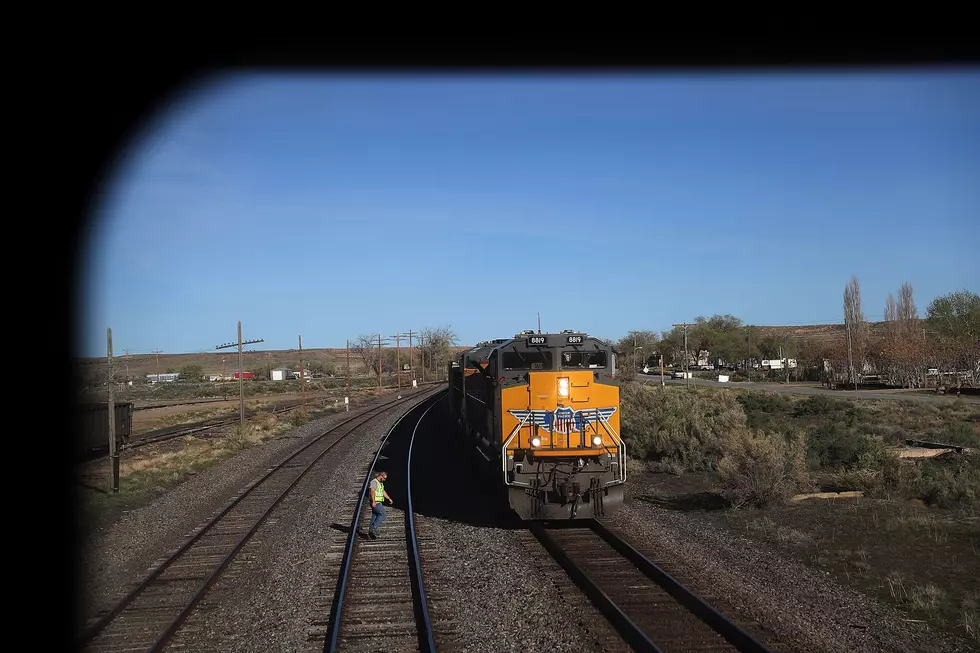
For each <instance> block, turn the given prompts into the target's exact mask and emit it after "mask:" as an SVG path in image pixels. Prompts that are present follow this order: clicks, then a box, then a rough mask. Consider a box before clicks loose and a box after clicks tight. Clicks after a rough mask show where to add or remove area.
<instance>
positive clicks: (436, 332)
mask: <svg viewBox="0 0 980 653" xmlns="http://www.w3.org/2000/svg"><path fill="white" fill-rule="evenodd" d="M456 344H457V337H456V334H455V333H453V330H452V328H451V327H450V326H449V325H446V326H441V327H425V328H424V329H422V330H421V331H419V340H418V344H417V345H416V346H415V347H414V348H415V349H416V350H417V352H418V355H419V357H420V358H421V360H422V365H423V367H424V368H425V370H426V378H430V375H432V374H434V375H435V378H442V377H443V376H445V373H446V366H447V365H448V364H449V359H450V356H451V353H452V352H451V350H452V348H453V347H455V346H456Z"/></svg>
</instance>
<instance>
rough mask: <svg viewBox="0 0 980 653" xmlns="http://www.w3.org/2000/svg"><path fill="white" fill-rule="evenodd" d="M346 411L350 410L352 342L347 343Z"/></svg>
mask: <svg viewBox="0 0 980 653" xmlns="http://www.w3.org/2000/svg"><path fill="white" fill-rule="evenodd" d="M344 409H345V410H350V340H348V341H347V393H346V394H345V395H344Z"/></svg>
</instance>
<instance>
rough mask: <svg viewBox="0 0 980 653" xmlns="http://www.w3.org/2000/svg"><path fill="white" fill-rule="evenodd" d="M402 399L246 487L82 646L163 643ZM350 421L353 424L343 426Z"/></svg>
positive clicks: (315, 442) (90, 631) (314, 443)
mask: <svg viewBox="0 0 980 653" xmlns="http://www.w3.org/2000/svg"><path fill="white" fill-rule="evenodd" d="M419 394H427V393H426V391H424V390H422V391H419V392H415V393H410V394H409V395H408V397H415V396H418V395H419ZM403 396H404V395H403ZM427 399H428V398H427ZM426 401H427V400H423V402H426ZM403 403H404V401H399V400H398V399H395V400H392V401H389V402H386V403H384V404H381V405H380V406H375V407H372V408H369V409H367V410H366V411H364V412H362V413H360V414H357V415H355V416H352V417H351V418H349V419H346V420H344V421H343V422H340V423H339V424H337V425H335V426H333V427H331V428H330V429H329V430H327V431H326V432H324V433H323V434H322V435H320V436H318V437H316V438H314V439H312V440H311V441H310V442H309V443H308V444H306V445H305V446H303V447H302V448H301V449H299V450H298V451H296V452H295V453H293V454H292V455H291V456H289V457H288V458H286V459H285V460H284V461H282V462H281V463H279V464H278V465H276V466H275V467H273V468H271V469H270V470H269V471H268V473H266V474H265V475H264V476H263V477H261V478H260V479H257V480H256V481H255V482H254V483H252V484H251V485H249V486H248V487H247V488H245V489H244V490H243V491H242V492H241V493H240V494H239V495H238V497H237V498H236V499H235V500H234V501H232V502H231V503H230V504H229V505H228V506H227V507H226V508H225V509H224V510H222V511H221V512H220V513H219V514H218V515H217V516H216V517H214V518H213V519H212V520H211V521H209V522H208V523H207V524H205V525H204V526H203V527H201V528H200V529H198V530H196V531H195V533H194V535H193V536H192V537H191V538H190V539H189V540H188V541H187V542H185V543H184V545H183V546H181V547H180V549H178V550H177V551H176V552H175V553H174V554H173V555H172V556H170V557H169V558H168V559H167V560H166V561H164V562H163V564H161V565H160V566H159V567H157V568H156V569H155V570H154V571H153V572H152V573H151V574H150V575H149V576H148V577H147V578H146V579H145V580H143V582H142V583H140V584H139V586H138V587H136V588H135V589H134V590H132V591H131V592H130V593H129V594H128V595H126V596H125V597H123V599H122V600H120V601H119V602H118V603H117V604H116V605H115V606H114V607H113V608H112V609H111V610H109V611H108V612H106V613H105V614H103V616H102V617H101V618H99V619H98V620H97V621H96V622H95V623H93V624H91V625H90V626H89V627H88V628H87V629H86V630H85V632H84V633H83V634H82V637H81V639H80V642H79V644H80V646H82V647H84V649H83V650H86V651H119V650H127V651H132V650H149V651H157V650H161V649H162V648H163V647H164V646H165V645H166V643H167V642H168V641H169V639H170V637H171V636H172V635H173V634H174V633H175V632H176V631H177V630H178V629H179V628H180V626H181V625H182V624H183V622H184V620H185V619H186V618H187V616H188V615H189V614H190V613H191V611H193V610H194V608H195V606H196V605H197V603H198V601H199V600H200V599H201V598H202V597H203V596H204V595H205V593H206V592H207V591H208V589H209V588H210V586H211V585H212V584H213V583H214V581H215V580H217V578H218V577H219V576H220V575H221V574H222V573H223V572H224V570H225V569H226V568H227V566H228V564H229V563H230V562H231V561H232V560H233V559H234V557H235V556H236V554H237V553H238V552H239V551H240V550H241V548H242V547H243V546H244V545H245V543H246V542H248V540H249V539H250V538H251V536H252V535H253V534H254V533H255V531H256V530H257V529H258V528H259V526H261V525H262V523H263V522H264V521H265V520H266V518H267V517H268V516H269V515H270V514H271V513H272V511H273V510H274V509H275V507H276V506H277V505H278V504H279V502H281V501H282V499H283V498H285V497H286V495H287V494H289V492H290V491H291V490H292V489H293V487H294V486H295V485H296V484H297V483H298V482H299V481H300V479H302V478H303V476H305V475H306V473H307V472H309V471H310V469H311V468H312V467H313V466H314V465H315V464H316V463H317V461H319V460H320V459H321V458H322V457H323V456H324V455H326V454H327V453H328V452H329V451H331V450H332V449H333V448H334V447H335V446H337V445H338V444H339V443H340V442H341V441H343V440H344V439H345V438H347V437H348V436H349V435H351V434H352V433H355V432H356V431H357V430H358V428H360V427H361V426H362V425H364V424H366V423H367V422H369V421H371V420H372V419H374V418H375V417H378V416H379V415H381V414H383V413H384V412H386V411H387V410H389V409H391V408H393V407H395V406H399V405H402V404H403ZM345 426H346V427H348V428H346V429H344V430H341V429H342V427H345ZM338 433H339V435H338ZM330 436H333V437H330Z"/></svg>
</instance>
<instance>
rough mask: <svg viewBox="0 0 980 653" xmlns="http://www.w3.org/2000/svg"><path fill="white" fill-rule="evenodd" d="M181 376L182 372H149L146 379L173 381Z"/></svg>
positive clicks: (158, 381)
mask: <svg viewBox="0 0 980 653" xmlns="http://www.w3.org/2000/svg"><path fill="white" fill-rule="evenodd" d="M179 378H180V372H168V373H166V374H147V375H146V380H147V381H149V382H150V383H173V382H174V381H176V380H178V379H179Z"/></svg>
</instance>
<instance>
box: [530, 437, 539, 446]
mask: <svg viewBox="0 0 980 653" xmlns="http://www.w3.org/2000/svg"><path fill="white" fill-rule="evenodd" d="M531 446H532V447H540V446H541V438H531Z"/></svg>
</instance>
